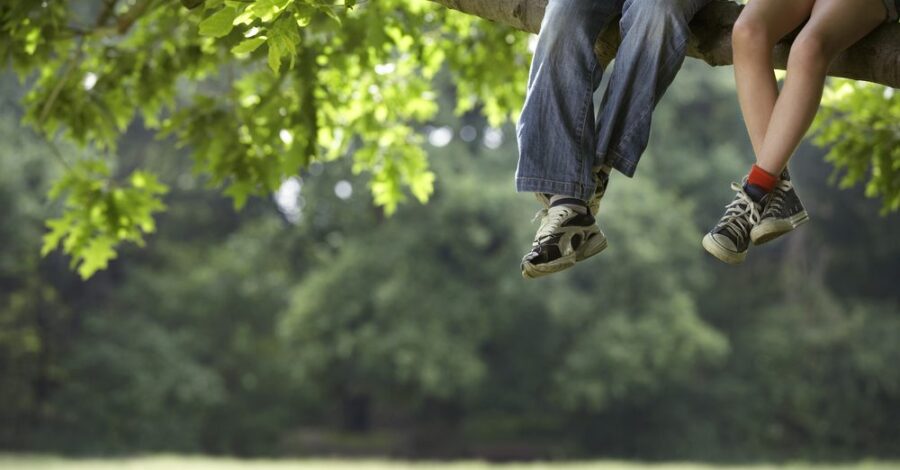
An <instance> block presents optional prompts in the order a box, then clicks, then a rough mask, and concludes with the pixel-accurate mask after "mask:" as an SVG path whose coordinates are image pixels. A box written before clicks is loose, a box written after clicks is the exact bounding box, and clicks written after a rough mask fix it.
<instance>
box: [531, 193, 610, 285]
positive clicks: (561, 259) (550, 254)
mask: <svg viewBox="0 0 900 470" xmlns="http://www.w3.org/2000/svg"><path fill="white" fill-rule="evenodd" d="M580 204H584V202H582V201H579V200H578V199H561V200H558V201H556V202H555V203H554V204H551V205H550V208H549V209H546V211H542V213H543V217H542V219H541V226H540V228H539V229H538V231H537V234H536V235H535V236H534V242H533V243H532V245H531V251H530V252H529V253H528V254H527V255H525V257H524V258H523V259H522V276H523V277H525V278H526V279H534V278H537V277H541V276H546V275H548V274H553V273H556V272H559V271H562V270H564V269H567V268H570V267H572V266H574V265H575V263H576V262H577V261H581V260H583V259H586V258H589V257H591V256H594V255H596V254H597V253H600V252H601V251H603V250H604V249H605V248H606V244H607V242H606V236H605V235H603V232H602V231H600V228H599V227H597V223H596V220H595V219H594V216H593V215H591V214H590V212H588V211H585V213H583V214H582V213H580V212H579V211H577V210H575V209H574V208H572V206H573V205H580ZM539 215H541V213H539Z"/></svg>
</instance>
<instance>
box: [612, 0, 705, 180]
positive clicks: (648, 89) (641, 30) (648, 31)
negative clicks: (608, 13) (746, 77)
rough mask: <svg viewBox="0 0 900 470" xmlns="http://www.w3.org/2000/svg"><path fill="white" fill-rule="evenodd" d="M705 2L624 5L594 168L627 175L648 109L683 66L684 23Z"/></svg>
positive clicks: (633, 0)
mask: <svg viewBox="0 0 900 470" xmlns="http://www.w3.org/2000/svg"><path fill="white" fill-rule="evenodd" d="M707 3H709V0H626V1H625V4H624V9H623V13H622V21H621V23H620V25H621V30H622V43H621V45H620V46H619V52H618V54H617V55H616V63H615V67H614V69H613V72H612V77H611V78H610V82H609V87H608V88H607V90H606V93H605V95H604V97H603V103H602V105H601V109H600V119H599V126H598V141H597V142H598V143H597V155H596V159H595V165H602V164H608V165H610V166H612V167H614V168H616V169H617V170H619V171H621V172H622V173H624V174H626V175H628V176H632V175H633V174H634V171H635V169H636V167H637V164H638V161H639V160H640V157H641V155H642V154H643V153H644V150H645V149H646V147H647V142H648V141H649V138H650V123H651V117H652V114H653V110H654V108H655V107H656V104H657V103H658V102H659V100H660V98H662V96H663V94H664V93H665V91H666V89H667V88H668V87H669V85H670V84H671V83H672V80H674V79H675V75H676V74H677V73H678V70H680V69H681V65H682V63H683V62H684V57H685V52H686V50H687V42H688V39H689V37H690V29H689V28H688V23H689V22H690V20H691V19H692V18H693V17H694V15H695V14H696V13H697V12H698V11H699V10H700V9H701V8H702V7H704V6H705V5H706V4H707Z"/></svg>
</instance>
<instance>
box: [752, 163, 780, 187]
mask: <svg viewBox="0 0 900 470" xmlns="http://www.w3.org/2000/svg"><path fill="white" fill-rule="evenodd" d="M747 184H752V185H753V186H757V187H759V188H761V189H763V190H764V191H765V192H767V193H771V192H772V190H773V189H775V185H777V184H778V177H777V176H775V175H773V174H771V173H769V172H767V171H766V170H763V169H762V168H760V167H758V166H756V165H753V167H752V168H750V175H749V176H747Z"/></svg>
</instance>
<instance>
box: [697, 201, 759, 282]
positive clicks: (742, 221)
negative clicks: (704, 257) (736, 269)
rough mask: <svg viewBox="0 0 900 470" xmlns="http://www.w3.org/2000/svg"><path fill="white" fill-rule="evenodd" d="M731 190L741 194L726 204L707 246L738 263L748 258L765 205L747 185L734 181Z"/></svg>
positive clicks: (704, 241) (719, 254)
mask: <svg viewBox="0 0 900 470" xmlns="http://www.w3.org/2000/svg"><path fill="white" fill-rule="evenodd" d="M731 189H733V190H734V191H735V192H736V193H737V194H736V195H735V198H734V200H733V201H731V204H728V205H727V206H725V215H723V216H722V218H721V219H720V220H719V223H718V225H716V226H715V228H713V229H712V230H710V232H709V233H707V234H706V236H705V237H703V248H704V249H706V251H708V252H709V254H711V255H713V256H715V257H716V258H718V259H720V260H722V261H724V262H726V263H728V264H738V263H741V262H743V261H744V258H746V257H747V249H748V248H750V231H751V230H753V227H755V226H756V225H757V224H758V223H759V220H760V212H762V206H761V205H760V204H759V203H757V202H755V201H754V200H753V199H752V198H751V197H750V196H749V195H748V194H747V193H745V192H744V188H743V186H741V185H739V184H737V183H731Z"/></svg>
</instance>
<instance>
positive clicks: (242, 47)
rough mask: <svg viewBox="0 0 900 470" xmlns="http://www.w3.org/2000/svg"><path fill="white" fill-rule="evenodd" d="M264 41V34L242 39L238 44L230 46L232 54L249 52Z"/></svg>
mask: <svg viewBox="0 0 900 470" xmlns="http://www.w3.org/2000/svg"><path fill="white" fill-rule="evenodd" d="M264 42H266V37H265V36H258V37H255V38H250V39H244V40H243V41H241V43H240V44H238V45H237V46H234V47H232V48H231V53H232V54H249V53H251V52H253V51H255V50H256V49H257V48H259V46H261V45H263V43H264Z"/></svg>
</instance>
